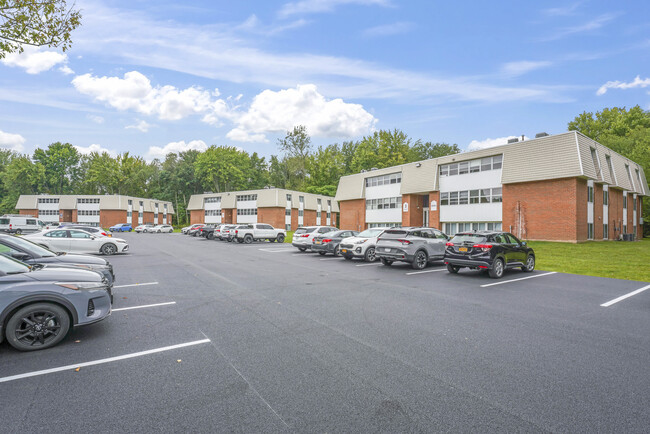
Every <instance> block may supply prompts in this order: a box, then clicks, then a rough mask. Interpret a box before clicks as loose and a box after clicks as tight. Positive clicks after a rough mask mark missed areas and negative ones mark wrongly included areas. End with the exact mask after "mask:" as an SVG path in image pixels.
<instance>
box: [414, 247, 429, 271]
mask: <svg viewBox="0 0 650 434" xmlns="http://www.w3.org/2000/svg"><path fill="white" fill-rule="evenodd" d="M428 263H429V257H428V256H427V253H426V252H425V251H423V250H419V251H417V252H415V256H414V257H413V262H411V267H412V268H413V269H414V270H424V269H425V268H427V264H428Z"/></svg>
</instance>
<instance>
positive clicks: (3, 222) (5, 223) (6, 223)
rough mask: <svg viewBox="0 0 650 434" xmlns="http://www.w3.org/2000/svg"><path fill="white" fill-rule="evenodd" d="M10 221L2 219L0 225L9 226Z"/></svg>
mask: <svg viewBox="0 0 650 434" xmlns="http://www.w3.org/2000/svg"><path fill="white" fill-rule="evenodd" d="M8 224H9V219H0V225H8Z"/></svg>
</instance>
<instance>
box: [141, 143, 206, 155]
mask: <svg viewBox="0 0 650 434" xmlns="http://www.w3.org/2000/svg"><path fill="white" fill-rule="evenodd" d="M192 149H193V150H196V151H205V150H206V149H208V145H206V144H205V142H204V141H203V140H192V141H190V142H189V143H185V141H184V140H181V141H180V142H170V143H167V144H166V145H165V146H164V147H162V148H161V147H159V146H151V147H150V148H149V152H147V157H148V158H150V159H154V158H160V159H163V158H165V156H166V155H167V154H169V153H170V152H174V153H177V154H178V153H179V152H185V151H189V150H192Z"/></svg>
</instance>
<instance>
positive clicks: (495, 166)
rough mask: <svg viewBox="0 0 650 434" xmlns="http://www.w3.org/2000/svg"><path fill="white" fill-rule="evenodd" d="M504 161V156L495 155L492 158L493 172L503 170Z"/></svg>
mask: <svg viewBox="0 0 650 434" xmlns="http://www.w3.org/2000/svg"><path fill="white" fill-rule="evenodd" d="M502 161H503V156H501V155H495V156H494V157H492V170H496V169H501V165H502V164H501V162H502Z"/></svg>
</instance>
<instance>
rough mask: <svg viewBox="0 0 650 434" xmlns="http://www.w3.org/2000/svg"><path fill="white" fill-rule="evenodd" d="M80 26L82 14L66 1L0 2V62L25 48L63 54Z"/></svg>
mask: <svg viewBox="0 0 650 434" xmlns="http://www.w3.org/2000/svg"><path fill="white" fill-rule="evenodd" d="M80 24H81V12H80V11H79V10H74V4H73V6H72V7H68V5H67V1H66V0H41V1H33V0H32V1H30V0H0V59H2V58H4V57H5V56H6V55H7V54H9V53H22V52H23V50H24V46H25V45H31V46H35V47H42V46H47V47H59V48H61V49H62V50H63V51H66V50H67V49H68V48H70V46H71V44H72V38H71V34H72V31H73V30H74V29H76V28H77V27H79V25H80Z"/></svg>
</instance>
